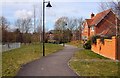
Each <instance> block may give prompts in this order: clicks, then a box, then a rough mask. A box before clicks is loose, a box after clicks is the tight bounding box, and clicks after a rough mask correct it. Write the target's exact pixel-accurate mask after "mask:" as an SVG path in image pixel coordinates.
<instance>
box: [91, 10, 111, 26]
mask: <svg viewBox="0 0 120 78" xmlns="http://www.w3.org/2000/svg"><path fill="white" fill-rule="evenodd" d="M110 11H111V9H108V10H105V11H103V12H100V13H98V14H97V15H96V16H95V17H94V18H93V21H92V23H91V25H95V24H98V23H99V22H100V21H101V20H102V19H103V18H104V17H105V16H106V15H107V14H108V13H109V12H110Z"/></svg>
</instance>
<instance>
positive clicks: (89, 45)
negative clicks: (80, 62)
mask: <svg viewBox="0 0 120 78" xmlns="http://www.w3.org/2000/svg"><path fill="white" fill-rule="evenodd" d="M83 48H85V49H91V40H88V41H87V42H86V43H85V44H84V45H83Z"/></svg>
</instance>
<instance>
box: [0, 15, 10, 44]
mask: <svg viewBox="0 0 120 78" xmlns="http://www.w3.org/2000/svg"><path fill="white" fill-rule="evenodd" d="M9 25H10V23H9V22H8V20H7V19H6V18H5V17H3V16H2V17H0V27H1V29H2V40H1V41H2V42H3V43H5V42H7V41H8V31H7V28H8V26H9Z"/></svg>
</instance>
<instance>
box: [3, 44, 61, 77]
mask: <svg viewBox="0 0 120 78" xmlns="http://www.w3.org/2000/svg"><path fill="white" fill-rule="evenodd" d="M45 46H46V48H45V52H46V53H45V54H46V55H48V54H51V53H53V52H56V51H58V50H61V49H62V48H63V47H62V46H60V45H57V44H46V45H45ZM40 57H42V44H34V45H33V44H30V45H23V46H22V47H21V48H18V49H14V50H10V51H6V52H3V54H2V76H15V75H16V74H17V72H18V71H19V69H20V68H21V66H22V65H23V64H26V63H28V62H31V61H33V60H36V59H39V58H40Z"/></svg>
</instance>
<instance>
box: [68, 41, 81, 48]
mask: <svg viewBox="0 0 120 78" xmlns="http://www.w3.org/2000/svg"><path fill="white" fill-rule="evenodd" d="M67 44H68V45H73V46H77V47H78V48H82V44H81V41H80V40H77V41H71V42H69V43H67Z"/></svg>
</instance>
